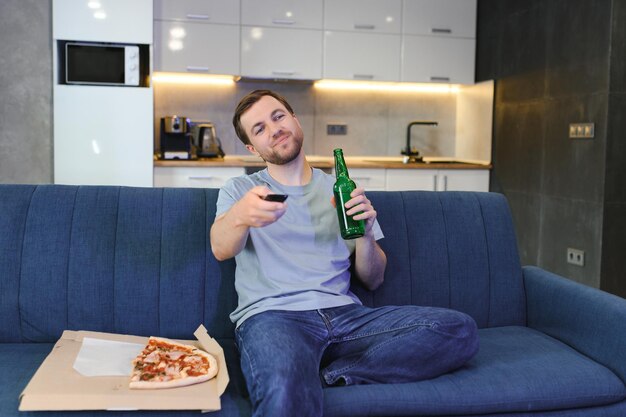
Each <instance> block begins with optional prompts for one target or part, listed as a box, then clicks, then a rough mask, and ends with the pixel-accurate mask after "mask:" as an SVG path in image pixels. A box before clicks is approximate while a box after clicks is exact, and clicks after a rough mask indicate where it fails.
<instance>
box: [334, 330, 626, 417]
mask: <svg viewBox="0 0 626 417" xmlns="http://www.w3.org/2000/svg"><path fill="white" fill-rule="evenodd" d="M625 395H626V388H625V387H624V384H623V383H622V381H621V380H620V379H619V378H618V377H617V376H616V375H615V374H614V373H613V372H611V371H610V370H609V369H607V368H605V367H603V366H601V365H599V364H598V363H596V362H594V361H592V360H590V359H589V358H587V357H586V356H583V355H581V354H580V353H578V352H577V351H575V350H574V349H572V348H570V347H569V346H567V345H565V344H563V343H561V342H559V341H557V340H556V339H553V338H551V337H549V336H546V335H544V334H543V333H540V332H537V331H535V330H532V329H530V328H527V327H519V326H508V327H499V328H489V329H481V330H480V351H479V353H478V355H477V356H476V357H474V359H472V360H471V361H470V362H469V363H468V364H467V365H466V366H465V367H463V368H461V369H459V370H457V371H456V372H453V373H450V374H446V375H443V376H441V377H439V378H435V379H432V380H428V381H421V382H415V383H407V384H389V385H362V386H348V387H337V388H328V389H326V390H325V399H324V411H325V414H324V415H325V416H342V417H345V416H357V415H372V416H373V415H381V416H382V415H416V416H417V415H420V416H421V415H456V414H462V415H469V414H482V413H496V412H528V411H545V410H558V409H561V410H562V409H568V408H578V407H591V406H598V405H603V404H610V403H614V402H617V401H620V400H622V399H624V398H625Z"/></svg>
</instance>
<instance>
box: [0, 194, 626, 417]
mask: <svg viewBox="0 0 626 417" xmlns="http://www.w3.org/2000/svg"><path fill="white" fill-rule="evenodd" d="M217 193H218V191H217V190H216V189H158V188H153V189H150V188H126V187H93V186H81V187H76V186H60V185H39V186H34V185H0V317H1V318H2V320H1V322H0V416H2V417H7V416H22V417H24V416H57V415H71V416H81V417H82V416H85V415H103V414H111V415H113V416H115V417H121V416H124V417H125V416H132V417H137V416H140V415H150V416H174V415H176V416H178V415H180V416H183V415H198V413H197V412H172V411H161V412H123V411H119V412H117V411H116V412H114V413H113V412H110V413H107V412H72V413H54V412H34V413H20V412H18V411H17V408H18V402H19V400H18V396H19V394H20V392H21V391H22V390H23V389H24V387H25V386H26V384H27V383H28V381H29V380H30V378H31V376H32V375H33V373H34V372H35V371H36V369H37V368H38V366H39V365H40V364H41V362H42V361H43V359H44V358H45V357H46V355H48V353H49V352H50V350H51V348H52V346H53V344H54V343H55V341H56V340H57V339H58V338H59V336H60V335H61V333H62V332H63V330H65V329H75V330H81V329H82V330H93V331H103V332H116V333H126V334H135V335H146V336H147V335H159V336H164V337H172V338H186V339H190V338H193V336H192V333H193V331H194V330H195V329H196V327H197V326H198V325H199V324H200V323H203V324H204V325H205V326H206V328H207V329H208V330H209V333H210V334H211V335H212V336H214V337H216V339H217V340H218V341H219V342H220V343H221V344H222V346H223V347H224V350H225V354H226V358H227V363H228V366H229V370H230V376H231V382H230V385H229V387H228V388H227V391H226V393H225V394H224V395H223V397H222V410H221V411H220V412H217V413H216V415H219V416H247V415H249V414H250V405H249V401H248V396H247V393H246V388H245V383H244V379H243V376H242V374H241V371H240V368H239V361H238V357H237V352H236V348H235V346H234V343H233V324H232V323H231V322H230V321H229V319H228V314H229V312H230V311H232V310H233V309H234V307H235V304H236V294H235V291H234V287H233V279H234V268H235V263H234V261H232V260H230V261H226V262H217V261H216V260H215V258H214V257H213V255H212V253H211V250H210V242H209V239H208V235H209V233H208V231H209V228H210V226H211V223H212V221H213V218H214V216H215V202H216V198H217ZM368 195H369V197H370V199H371V200H372V201H373V204H374V206H375V207H376V209H377V211H378V213H379V214H378V215H379V221H380V224H381V226H382V228H383V230H384V232H385V235H386V237H385V239H383V240H382V241H381V242H382V243H381V245H382V246H383V248H384V250H385V251H386V253H387V255H388V259H389V260H388V266H387V272H386V278H385V283H384V284H383V286H382V287H381V288H380V289H378V290H377V291H375V292H368V291H365V290H364V289H363V288H361V287H359V286H358V285H356V284H355V286H354V291H355V292H356V293H357V294H358V295H359V297H360V298H361V299H362V301H363V302H364V303H365V304H367V305H372V306H380V305H386V304H420V305H433V306H443V307H450V308H454V309H457V310H461V311H464V312H466V313H468V314H470V315H471V316H472V317H473V318H474V319H475V320H476V322H477V323H478V326H479V328H480V352H479V353H478V355H477V356H476V357H475V358H474V359H472V360H471V361H470V362H469V363H468V364H467V365H466V366H464V367H463V368H461V369H459V370H457V371H455V372H453V373H450V374H447V375H443V376H441V377H439V378H436V379H433V380H428V381H422V382H415V383H407V384H390V385H360V386H347V387H333V388H327V389H326V390H325V398H324V409H325V415H327V416H342V417H345V416H433V415H437V416H468V415H473V416H476V415H478V416H493V415H496V414H497V415H498V416H501V415H504V416H568V417H577V416H607V417H608V416H612V417H618V416H626V401H625V396H626V388H625V386H624V383H625V382H626V301H625V300H624V299H621V298H618V297H615V296H612V295H609V294H607V293H603V292H601V291H599V290H596V289H592V288H588V287H585V286H583V285H580V284H577V283H574V282H572V281H570V280H567V279H564V278H561V277H558V276H556V275H554V274H551V273H548V272H546V271H543V270H541V269H539V268H536V267H524V268H522V267H521V266H520V263H519V257H518V252H517V247H516V239H515V234H514V230H513V226H512V222H511V216H510V213H509V208H508V205H507V202H506V200H505V198H504V197H503V196H502V195H499V194H493V193H469V192H463V193H461V192H459V193H454V192H439V193H435V192H418V191H415V192H370V193H369V194H368ZM181 300H184V302H181ZM406 348H407V349H411V346H406ZM303 407H306V404H303ZM268 417H270V416H268Z"/></svg>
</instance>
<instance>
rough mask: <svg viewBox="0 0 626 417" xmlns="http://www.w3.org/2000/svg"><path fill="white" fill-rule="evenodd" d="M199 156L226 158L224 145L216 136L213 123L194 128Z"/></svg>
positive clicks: (200, 124) (199, 124) (201, 124)
mask: <svg viewBox="0 0 626 417" xmlns="http://www.w3.org/2000/svg"><path fill="white" fill-rule="evenodd" d="M193 136H194V142H195V146H196V149H197V155H198V157H200V158H221V157H223V156H224V151H223V150H222V144H221V143H220V140H219V139H218V137H217V135H216V134H215V126H213V123H198V124H195V125H194V128H193Z"/></svg>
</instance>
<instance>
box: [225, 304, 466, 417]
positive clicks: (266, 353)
mask: <svg viewBox="0 0 626 417" xmlns="http://www.w3.org/2000/svg"><path fill="white" fill-rule="evenodd" d="M236 339H237V345H238V347H239V352H240V354H241V366H242V370H243V373H244V375H245V378H246V383H247V386H248V391H249V393H250V400H251V401H252V406H253V409H254V416H265V417H267V416H272V417H279V416H294V415H297V416H298V417H305V416H321V415H322V408H323V393H322V390H323V388H324V386H325V385H350V384H370V383H372V384H375V383H402V382H411V381H419V380H423V379H429V378H433V377H436V376H438V375H441V374H443V373H446V372H449V371H452V370H454V369H456V368H459V367H460V366H462V365H463V364H464V363H465V362H466V361H467V360H469V359H470V358H471V357H472V356H474V355H475V354H476V352H477V351H478V336H477V331H476V323H475V322H474V320H473V319H472V318H470V317H469V316H467V315H466V314H464V313H460V312H458V311H454V310H448V309H443V308H434V307H418V306H400V307H395V306H386V307H380V308H369V307H365V306H361V305H357V304H351V305H346V306H341V307H334V308H328V309H322V310H309V311H282V310H280V311H266V312H263V313H259V314H256V315H254V316H252V317H250V318H248V319H246V320H245V321H244V322H243V323H242V324H241V325H240V326H239V327H238V328H237V330H236ZM320 379H321V381H320Z"/></svg>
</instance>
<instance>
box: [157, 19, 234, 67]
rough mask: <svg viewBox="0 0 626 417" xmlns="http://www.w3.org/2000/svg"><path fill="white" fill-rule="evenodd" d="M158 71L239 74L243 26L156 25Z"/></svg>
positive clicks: (173, 23) (174, 22) (172, 22)
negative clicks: (240, 33)
mask: <svg viewBox="0 0 626 417" xmlns="http://www.w3.org/2000/svg"><path fill="white" fill-rule="evenodd" d="M154 39H155V44H156V45H155V53H154V70H155V71H169V72H199V73H208V74H238V73H239V54H237V53H233V51H237V50H239V26H237V25H222V24H205V23H196V22H177V21H160V20H156V21H155V22H154Z"/></svg>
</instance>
